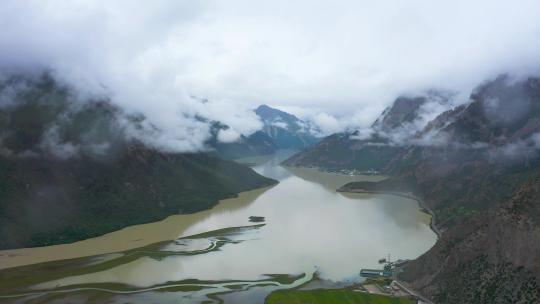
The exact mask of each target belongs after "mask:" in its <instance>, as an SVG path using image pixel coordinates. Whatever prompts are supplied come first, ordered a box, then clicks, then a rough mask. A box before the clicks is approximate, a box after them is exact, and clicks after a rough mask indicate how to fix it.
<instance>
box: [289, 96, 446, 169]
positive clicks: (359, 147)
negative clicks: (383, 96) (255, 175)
mask: <svg viewBox="0 0 540 304" xmlns="http://www.w3.org/2000/svg"><path fill="white" fill-rule="evenodd" d="M450 98H451V95H450V94H448V93H440V92H437V91H429V92H428V93H426V94H425V95H421V96H412V97H406V96H401V97H398V98H397V99H396V100H395V101H394V102H393V104H392V105H391V106H390V107H388V108H386V109H385V110H384V111H383V113H382V114H381V115H380V116H379V118H377V120H376V121H375V122H374V123H373V124H372V133H371V134H369V135H367V136H362V135H361V134H360V133H359V132H358V131H356V132H349V133H347V132H346V133H338V134H333V135H330V136H328V137H325V138H324V139H322V140H321V141H319V142H318V143H317V144H315V145H313V146H311V147H308V148H307V149H305V150H303V151H301V152H300V153H298V154H296V155H293V156H292V157H291V158H289V159H288V160H286V161H285V162H284V164H285V165H288V166H300V167H321V168H327V169H358V170H362V171H367V170H381V169H382V168H383V167H384V166H385V165H386V164H387V163H388V162H389V161H390V160H391V159H392V158H393V157H395V156H396V155H397V154H398V153H400V152H402V151H403V148H402V143H403V141H405V140H408V138H410V137H412V136H413V135H414V133H415V132H416V131H417V130H418V129H421V128H422V126H424V125H426V124H427V122H428V120H429V117H431V116H433V113H438V112H437V111H439V112H440V111H442V109H443V108H444V107H446V106H447V104H448V103H449V100H450Z"/></svg>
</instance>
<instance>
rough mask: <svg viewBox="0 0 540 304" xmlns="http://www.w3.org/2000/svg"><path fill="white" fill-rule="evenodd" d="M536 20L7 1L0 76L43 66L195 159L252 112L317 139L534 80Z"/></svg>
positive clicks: (520, 9)
mask: <svg viewBox="0 0 540 304" xmlns="http://www.w3.org/2000/svg"><path fill="white" fill-rule="evenodd" d="M328 20H332V22H328ZM538 20H540V4H539V3H538V1H536V0H524V1H520V2H519V3H511V2H508V1H491V0H481V1H475V2H474V3H473V2H471V1H465V0H458V1H443V2H441V1H437V2H434V1H429V0H413V1H408V2H406V3H405V2H403V1H397V0H385V1H377V2H371V1H344V0H343V1H342V0H339V1H335V2H332V3H331V4H330V3H329V2H325V1H307V0H302V1H295V2H294V3H291V2H290V1H282V0H278V1H272V2H268V3H260V2H253V1H247V0H233V1H226V2H224V1H217V0H208V1H183V0H181V1H172V0H171V1H167V0H159V1H153V2H152V3H135V2H133V1H127V0H120V1H114V2H112V1H99V0H95V1H69V2H66V1H57V0H43V1H17V0H5V1H2V3H1V4H0V25H1V26H2V28H3V29H6V30H4V31H3V32H2V34H0V68H1V69H2V70H3V71H4V72H5V73H9V72H10V71H19V72H20V71H26V72H27V73H32V72H36V71H41V70H43V69H50V70H51V71H52V72H53V73H54V75H55V77H56V78H57V79H60V80H62V81H63V82H65V83H68V84H70V85H72V86H74V87H75V88H76V89H77V91H78V92H79V94H81V95H84V94H86V95H98V96H108V97H109V98H110V99H111V100H112V101H113V102H114V103H116V104H118V105H119V106H120V107H122V109H123V110H124V111H125V112H126V113H128V114H133V113H144V115H145V117H146V118H147V121H146V122H144V123H142V124H141V126H139V127H138V129H134V130H129V132H130V133H133V136H143V138H144V140H145V141H147V142H149V143H152V144H154V145H156V146H157V147H160V148H163V149H167V150H171V151H196V150H200V149H204V142H205V140H207V139H208V138H209V136H210V127H209V125H208V121H221V122H223V123H224V124H226V125H228V126H230V128H231V131H228V132H229V134H228V135H227V136H225V138H227V139H231V138H233V137H234V136H232V134H233V132H236V133H238V134H242V135H249V134H251V133H253V132H254V131H256V130H257V129H258V128H260V127H261V124H260V122H259V121H258V119H257V118H256V117H255V116H254V114H253V113H252V111H250V109H253V108H255V107H256V106H257V105H259V104H264V103H268V104H279V105H283V106H286V107H290V108H296V109H316V111H313V112H316V113H313V114H312V115H310V117H311V119H309V120H308V121H311V122H313V123H314V124H316V125H317V126H318V128H319V129H320V130H321V132H322V134H325V135H326V134H329V133H332V132H337V131H342V130H346V129H355V128H356V129H357V128H359V127H366V126H367V124H369V123H371V122H372V121H373V120H375V118H376V117H377V116H378V115H379V114H380V112H381V111H382V110H383V109H384V108H385V107H386V106H387V105H389V104H390V103H391V102H392V100H393V99H394V98H395V97H397V96H399V95H401V94H404V93H415V92H421V91H423V90H425V89H429V88H432V87H439V86H441V85H443V86H445V88H447V89H450V90H452V91H456V92H458V93H462V92H470V90H471V88H472V87H473V86H475V85H476V84H477V83H478V82H480V81H482V80H483V79H485V78H487V77H490V76H492V75H494V74H498V73H500V72H513V73H516V74H524V73H532V72H537V71H538V66H539V64H540V57H539V56H538V55H537V54H539V53H540V39H538V33H540V23H538ZM509 45H511V46H512V47H508V46H509ZM192 96H201V97H203V98H207V99H208V100H209V102H207V103H201V101H200V100H198V99H196V98H193V97H192ZM295 114H296V113H295ZM205 120H206V121H207V122H205Z"/></svg>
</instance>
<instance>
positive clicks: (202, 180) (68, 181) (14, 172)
mask: <svg viewBox="0 0 540 304" xmlns="http://www.w3.org/2000/svg"><path fill="white" fill-rule="evenodd" d="M0 96H1V99H0V101H1V106H0V139H1V141H0V143H1V144H0V147H1V149H0V181H1V183H0V248H1V249H7V248H17V247H30V246H43V245H52V244H59V243H66V242H72V241H76V240H81V239H85V238H89V237H94V236H98V235H100V234H103V233H106V232H110V231H113V230H117V229H120V228H123V227H125V226H128V225H133V224H140V223H146V222H151V221H156V220H160V219H163V218H165V217H166V216H168V215H171V214H177V213H179V212H180V213H189V212H196V211H199V210H203V209H207V208H211V207H212V206H214V205H215V204H216V203H217V201H218V200H219V199H223V198H227V197H232V196H235V195H236V194H237V193H238V192H241V191H246V190H250V189H254V188H257V187H263V186H268V185H272V184H274V183H275V181H274V180H271V179H268V178H265V177H263V176H260V175H258V174H257V173H255V172H254V171H253V170H251V169H250V168H248V167H245V166H242V165H240V164H237V163H234V162H230V161H226V160H222V159H219V158H215V157H211V156H209V155H207V154H203V153H191V154H187V153H183V154H180V153H171V152H161V151H158V150H156V149H154V148H151V147H148V146H145V145H144V144H143V143H142V142H140V141H138V140H136V139H134V138H132V137H130V136H128V134H127V133H128V131H127V129H126V122H125V120H126V119H128V120H130V122H129V123H131V124H134V125H135V127H136V126H137V122H139V121H141V120H143V119H144V117H142V116H137V117H126V116H124V115H123V114H122V113H121V111H120V110H119V109H118V108H116V107H115V106H113V105H112V104H111V103H110V102H108V101H103V100H100V101H98V100H85V101H80V100H79V99H78V97H77V96H76V95H74V94H73V92H72V91H71V90H70V89H69V88H66V87H63V86H61V85H59V84H58V83H57V82H55V81H54V79H52V78H51V77H49V76H48V75H43V76H42V77H39V78H25V77H12V78H8V79H6V80H5V81H4V82H3V83H2V84H1V85H0Z"/></svg>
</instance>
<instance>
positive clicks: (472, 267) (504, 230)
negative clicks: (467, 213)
mask: <svg viewBox="0 0 540 304" xmlns="http://www.w3.org/2000/svg"><path fill="white" fill-rule="evenodd" d="M539 258H540V178H539V177H534V178H531V179H530V180H529V181H528V182H526V183H525V184H524V185H523V186H522V187H521V189H520V190H519V191H518V192H517V193H516V194H515V196H514V197H513V198H512V199H511V200H510V201H508V202H506V203H505V204H503V205H502V206H501V207H499V208H496V209H494V210H490V211H488V212H486V213H482V214H479V215H476V216H474V217H473V218H471V219H469V220H467V221H465V222H463V223H461V224H460V225H456V226H454V227H452V228H450V229H449V230H448V231H446V232H445V233H444V235H443V237H442V238H441V239H440V240H439V241H438V242H437V244H436V245H435V246H434V247H433V248H432V249H431V250H430V251H429V252H428V253H427V254H424V255H423V256H422V257H420V258H419V259H417V260H416V261H413V262H412V263H410V264H408V265H407V266H406V268H405V272H404V273H403V274H401V279H403V280H406V281H408V282H410V283H411V284H412V286H413V287H414V288H416V289H417V290H420V291H421V292H422V293H424V294H426V295H429V296H430V297H431V298H432V299H433V300H434V301H435V302H436V303H486V304H487V303H539V302H540V288H539V286H540V263H538V261H539Z"/></svg>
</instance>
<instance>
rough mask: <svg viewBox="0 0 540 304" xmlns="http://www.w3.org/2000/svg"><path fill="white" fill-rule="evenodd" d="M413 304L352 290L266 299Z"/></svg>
mask: <svg viewBox="0 0 540 304" xmlns="http://www.w3.org/2000/svg"><path fill="white" fill-rule="evenodd" d="M295 303H298V304H305V303H310V304H335V303H340V304H348V303H351V304H413V303H415V302H414V301H413V300H410V299H407V298H397V297H389V296H383V295H375V294H369V293H365V292H361V291H355V290H352V289H315V290H278V291H275V292H272V293H271V294H270V295H269V296H268V297H267V298H266V304H295Z"/></svg>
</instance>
